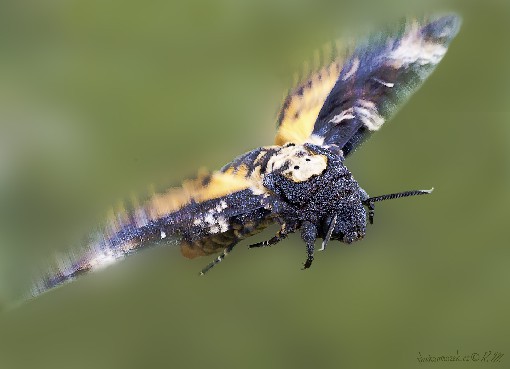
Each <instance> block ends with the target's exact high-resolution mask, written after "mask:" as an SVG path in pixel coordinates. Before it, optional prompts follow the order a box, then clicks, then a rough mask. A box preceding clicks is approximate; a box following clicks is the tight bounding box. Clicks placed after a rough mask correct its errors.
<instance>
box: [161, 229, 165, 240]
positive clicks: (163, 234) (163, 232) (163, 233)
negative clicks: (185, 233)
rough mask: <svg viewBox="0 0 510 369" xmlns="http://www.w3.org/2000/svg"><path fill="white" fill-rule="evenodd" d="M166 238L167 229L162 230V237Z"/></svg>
mask: <svg viewBox="0 0 510 369" xmlns="http://www.w3.org/2000/svg"><path fill="white" fill-rule="evenodd" d="M164 238H166V233H165V231H163V230H162V231H161V239H164Z"/></svg>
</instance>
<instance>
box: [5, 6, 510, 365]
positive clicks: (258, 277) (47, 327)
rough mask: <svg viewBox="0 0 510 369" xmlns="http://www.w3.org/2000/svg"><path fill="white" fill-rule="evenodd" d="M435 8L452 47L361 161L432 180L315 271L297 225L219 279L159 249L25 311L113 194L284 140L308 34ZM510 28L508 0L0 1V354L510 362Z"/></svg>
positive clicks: (234, 258)
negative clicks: (453, 18) (44, 271)
mask: <svg viewBox="0 0 510 369" xmlns="http://www.w3.org/2000/svg"><path fill="white" fill-rule="evenodd" d="M442 11H455V12H458V13H459V14H460V15H461V16H462V17H463V19H464V23H463V27H462V29H461V32H460V34H459V35H458V37H457V39H456V40H455V41H454V42H453V44H452V46H451V48H450V51H449V53H448V54H447V56H446V58H445V59H444V61H443V62H442V63H441V65H440V66H439V68H438V69H437V70H436V72H435V73H434V74H433V75H432V76H431V78H430V79H429V80H428V81H427V83H426V84H425V85H424V86H423V88H421V89H420V90H419V91H418V93H416V94H415V96H414V97H413V98H412V99H411V100H410V101H409V102H408V103H407V104H406V105H405V106H404V107H403V108H402V109H401V111H400V113H399V114H398V115H397V117H396V118H395V119H393V121H392V122H391V123H390V124H388V125H387V126H385V127H384V129H383V130H382V131H381V132H379V133H377V135H374V137H372V139H371V140H369V141H368V142H367V143H366V144H365V145H364V146H363V148H362V149H361V150H359V151H358V152H357V153H356V154H355V155H353V156H352V158H350V159H349V160H348V166H349V168H350V169H351V171H352V172H353V174H354V175H355V177H356V178H357V180H358V181H359V182H360V184H361V185H362V186H363V187H364V188H365V189H366V190H367V191H368V192H369V193H370V194H372V195H379V194H383V193H388V192H394V191H400V190H407V189H413V188H430V187H432V186H434V187H435V188H436V190H435V192H434V194H433V195H432V196H429V197H419V198H410V199H404V200H398V201H392V202H387V203H381V204H379V205H378V207H377V211H376V221H375V224H374V225H373V226H370V227H369V229H368V232H367V233H368V234H367V237H366V238H365V240H363V241H362V242H360V243H358V244H355V245H352V246H346V245H343V244H335V245H331V246H330V247H329V248H328V250H327V251H326V252H325V253H321V254H319V255H318V257H317V258H316V261H315V263H314V267H313V268H312V269H311V270H309V271H306V272H303V271H301V270H300V265H301V263H302V262H303V260H304V256H305V248H304V245H303V244H302V242H301V241H300V239H299V237H298V236H293V237H290V239H289V240H287V241H285V242H283V243H282V244H281V245H279V246H278V247H273V248H271V249H264V250H248V249H247V248H246V247H245V246H246V244H247V243H246V242H245V243H243V244H241V245H240V246H238V247H237V248H236V250H235V251H234V252H233V254H232V255H231V256H230V257H229V258H228V259H227V261H225V262H224V263H222V265H220V266H219V267H218V268H217V269H215V270H213V271H212V272H211V273H210V274H208V275H207V277H206V278H198V277H197V272H198V270H200V268H201V267H203V266H204V265H205V264H206V263H208V262H209V258H201V259H198V260H193V261H189V260H186V259H184V258H182V257H181V256H180V253H179V250H178V249H177V248H172V247H161V248H155V249H151V250H148V251H147V252H144V253H142V254H140V255H137V257H133V258H130V259H128V260H126V261H125V262H123V263H120V264H118V265H116V266H114V267H112V268H109V269H107V270H105V271H102V272H99V273H96V274H94V275H91V276H88V277H86V278H82V279H80V280H79V281H76V282H74V283H72V284H70V285H66V286H65V287H63V288H59V289H57V290H55V291H52V292H51V293H48V294H45V295H43V296H41V297H40V298H38V299H35V300H32V301H30V302H28V303H26V304H21V305H16V304H15V305H13V302H14V301H15V300H16V299H17V298H19V296H20V295H21V294H22V293H23V292H24V291H25V288H26V284H27V280H28V277H27V273H26V270H27V269H28V268H30V267H33V266H35V265H37V264H38V263H41V261H43V260H45V259H47V258H49V257H51V256H52V255H54V254H55V253H56V252H59V251H63V250H65V249H66V248H67V247H69V245H74V244H76V243H77V242H79V238H77V237H78V236H77V235H81V234H83V233H84V232H85V231H86V230H87V229H89V228H90V227H91V226H92V225H93V224H94V223H95V221H96V220H97V219H98V217H100V216H102V214H103V213H104V210H105V209H107V208H108V207H109V206H110V205H111V204H114V203H116V202H118V201H120V200H122V199H124V198H128V197H129V196H130V193H131V192H132V191H133V192H135V193H140V194H143V193H144V192H145V191H146V188H147V186H148V185H154V186H155V187H157V188H162V187H164V186H167V185H175V184H178V183H179V182H180V180H181V179H182V178H185V177H189V176H191V175H192V174H194V173H195V172H196V170H197V169H198V168H199V167H201V166H205V167H208V168H213V169H214V168H219V167H220V166H222V165H223V164H224V163H226V162H228V161H230V160H231V159H232V158H233V157H235V156H236V155H239V154H241V153H243V152H245V151H248V150H250V149H252V148H254V147H257V146H261V145H266V144H270V143H271V142H272V140H273V136H274V131H275V130H274V117H275V112H276V110H277V108H278V105H279V103H280V101H281V98H282V92H283V91H284V89H285V87H286V85H288V84H289V83H290V81H291V80H292V76H293V73H294V71H295V70H296V69H297V68H298V67H299V66H300V65H301V63H302V61H303V60H305V59H307V58H308V57H309V56H311V55H312V51H313V50H314V49H316V48H317V47H319V46H320V45H322V44H323V43H325V42H327V41H329V40H330V39H334V38H336V37H338V36H341V35H342V34H345V33H346V32H349V33H350V34H356V33H357V32H361V31H363V30H364V29H365V28H366V26H367V25H371V27H372V28H378V27H380V26H381V25H384V24H387V23H391V22H395V21H396V20H398V19H399V18H400V17H401V16H403V15H406V14H417V15H421V14H423V13H435V12H442ZM509 25H510V2H508V1H496V0H494V1H483V2H482V1H466V0H457V1H454V0H446V1H427V2H422V1H404V0H393V1H379V2H378V1H362V0H356V1H336V2H326V1H304V0H301V1H291V0H284V1H267V0H262V1H261V0H258V1H244V0H243V1H238V0H237V1H234V0H221V1H215V2H211V1H202V0H195V1H189V2H168V1H152V2H133V1H109V2H107V1H96V0H89V1H77V0H70V1H57V0H48V1H36V0H33V1H28V0H27V1H3V2H2V3H1V4H0V368H2V369H3V368H8V369H10V368H41V369H42V368H174V367H175V368H181V367H183V368H185V367H188V368H197V367H210V368H263V367H275V368H308V367H319V368H414V367H427V366H430V367H448V368H467V367H469V368H476V367H482V366H486V365H488V364H482V363H473V362H469V363H464V364H463V363H436V364H424V363H419V362H418V360H417V358H418V357H419V355H420V354H421V355H422V357H427V356H428V355H432V356H441V355H454V354H456V351H457V350H458V351H459V354H461V355H464V354H465V355H470V354H472V353H474V352H476V353H479V354H480V355H483V353H484V352H486V351H488V350H492V351H499V352H501V353H503V354H504V355H505V356H504V357H503V358H502V359H501V361H500V362H499V363H493V364H491V365H492V366H498V367H502V368H503V367H508V365H510V364H509V362H510V347H509V344H510V337H509V332H510V329H509V328H510V324H509V323H510V314H509V311H510V295H509V288H508V286H509V282H510V267H509V261H510V248H509V247H508V244H509V242H508V236H507V234H506V232H507V230H508V228H507V227H508V205H509V200H510V198H509V192H508V187H509V184H510V126H509V124H508V122H509V119H510V107H509V101H510V100H509V98H510V88H509V87H508V86H510V84H509V83H510V70H509V65H510V48H509V47H508V40H507V39H508V35H509V32H510V26H509ZM273 232H274V229H270V230H268V231H267V232H265V233H263V234H262V235H259V236H257V237H256V238H255V239H254V240H255V241H256V240H261V239H264V238H267V237H268V236H270V235H272V233H273Z"/></svg>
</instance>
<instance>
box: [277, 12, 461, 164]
mask: <svg viewBox="0 0 510 369" xmlns="http://www.w3.org/2000/svg"><path fill="white" fill-rule="evenodd" d="M459 26H460V19H459V18H458V17H457V16H455V15H448V16H443V17H439V18H434V19H428V20H423V21H418V20H415V19H412V20H407V21H406V22H404V23H403V24H401V25H400V26H399V28H398V29H397V30H393V31H389V32H385V33H379V34H375V35H372V37H370V38H369V39H368V40H367V41H366V42H364V43H361V44H359V45H358V46H357V47H356V49H355V50H354V51H353V52H352V53H351V54H350V56H348V57H347V58H346V59H345V62H344V63H343V65H342V67H341V71H340V72H339V75H338V78H337V80H336V81H335V84H334V86H333V87H332V89H331V91H330V92H329V94H328V95H327V97H326V98H325V101H324V104H323V106H322V108H321V109H320V111H319V112H318V114H317V117H316V120H315V121H314V124H313V128H312V129H311V132H310V135H309V137H308V138H307V140H308V141H310V142H313V143H316V144H322V145H337V146H338V147H340V148H341V149H342V150H343V153H344V155H345V156H347V155H348V154H349V153H350V152H352V151H353V150H354V149H355V148H356V147H357V146H358V145H360V144H361V143H362V142H363V141H364V140H365V139H366V138H367V137H368V136H369V134H370V133H371V132H374V131H377V130H379V129H380V128H381V126H382V125H383V124H384V123H385V121H386V120H388V119H389V118H390V117H391V116H392V115H393V114H394V113H395V112H396V111H397V108H398V107H399V106H400V105H402V103H403V102H404V101H405V100H406V99H407V98H408V97H409V96H410V95H411V94H412V93H413V92H414V91H416V90H417V88H418V87H419V86H420V84H421V83H422V82H423V81H424V80H425V79H426V78H427V77H428V76H429V75H430V73H431V72H432V71H433V70H434V68H435V66H436V65H437V64H438V63H439V62H440V61H441V59H442V58H443V56H444V55H445V53H446V51H447V47H448V45H449V43H450V42H451V40H452V39H453V38H454V37H455V35H456V34H457V32H458V29H459ZM296 96H297V95H293V97H292V99H291V100H293V99H296V98H297V97H296ZM304 125H305V124H302V123H300V124H299V126H298V125H291V124H287V125H286V127H285V129H284V134H283V136H281V135H280V132H279V133H278V136H277V137H278V138H277V139H278V140H280V141H281V140H282V139H281V137H283V138H284V139H287V138H291V135H290V134H288V133H286V132H289V131H292V130H293V128H294V129H295V130H296V131H299V132H300V131H301V127H302V126H304ZM308 125H309V123H306V126H307V127H308ZM308 128H309V127H308Z"/></svg>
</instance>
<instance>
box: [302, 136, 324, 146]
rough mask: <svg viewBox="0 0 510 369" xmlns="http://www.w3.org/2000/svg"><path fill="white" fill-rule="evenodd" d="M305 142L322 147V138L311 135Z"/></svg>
mask: <svg viewBox="0 0 510 369" xmlns="http://www.w3.org/2000/svg"><path fill="white" fill-rule="evenodd" d="M306 142H309V143H311V144H314V145H317V146H322V145H324V137H321V136H319V135H316V134H313V135H311V136H310V137H309V138H308V140H307V141H306Z"/></svg>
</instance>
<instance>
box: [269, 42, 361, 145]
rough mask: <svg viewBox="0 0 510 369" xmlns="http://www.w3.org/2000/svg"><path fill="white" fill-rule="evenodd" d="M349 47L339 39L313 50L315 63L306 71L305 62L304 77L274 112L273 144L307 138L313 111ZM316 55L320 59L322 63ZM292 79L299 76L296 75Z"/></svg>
mask: <svg viewBox="0 0 510 369" xmlns="http://www.w3.org/2000/svg"><path fill="white" fill-rule="evenodd" d="M352 49H353V47H352V45H350V46H349V45H348V44H347V43H344V44H342V43H341V42H339V41H338V42H335V43H331V44H327V45H325V46H324V48H323V49H322V50H321V51H320V52H317V53H316V58H315V59H316V63H315V64H316V65H315V68H314V71H312V73H309V72H308V64H305V66H304V71H303V74H304V75H305V77H304V78H303V79H302V80H301V81H299V82H298V83H297V84H296V86H295V87H293V88H291V89H290V90H289V92H288V94H287V97H286V98H285V100H284V101H283V104H282V107H281V108H280V112H279V113H278V119H277V126H278V132H277V134H276V139H275V143H276V145H284V144H286V143H289V142H293V143H295V144H303V143H305V142H306V141H307V140H308V138H309V137H310V135H311V134H312V131H313V126H314V123H315V120H316V119H317V115H318V114H319V111H320V110H321V107H322V106H323V105H324V101H325V100H326V98H327V97H328V95H329V92H330V91H331V89H332V88H333V86H334V85H335V82H336V81H337V79H338V76H339V75H340V71H341V70H342V66H343V64H344V62H345V60H346V58H347V57H348V56H349V54H350V53H351V52H352ZM320 59H322V60H323V63H324V65H322V66H321V65H320V64H321V63H320V61H319V60H320ZM296 80H299V77H297V76H296Z"/></svg>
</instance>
